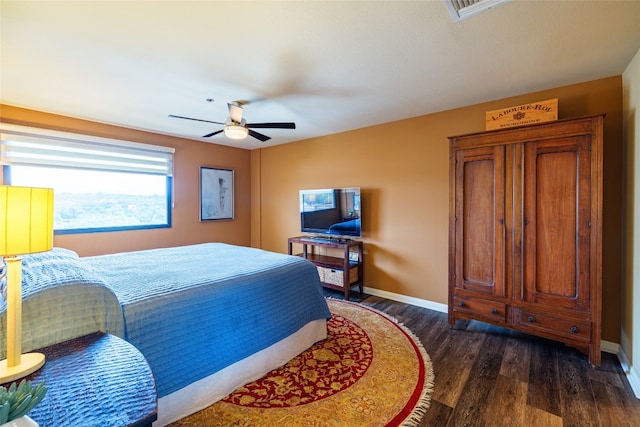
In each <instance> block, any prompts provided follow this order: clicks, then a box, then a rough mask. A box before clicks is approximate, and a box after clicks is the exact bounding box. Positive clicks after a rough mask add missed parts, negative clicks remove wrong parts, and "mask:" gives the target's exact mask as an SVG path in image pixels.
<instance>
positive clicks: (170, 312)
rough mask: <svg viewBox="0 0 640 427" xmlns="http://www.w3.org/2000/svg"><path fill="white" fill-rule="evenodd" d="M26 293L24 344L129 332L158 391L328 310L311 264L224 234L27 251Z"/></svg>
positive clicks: (199, 376) (247, 352)
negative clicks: (195, 240) (99, 251)
mask: <svg viewBox="0 0 640 427" xmlns="http://www.w3.org/2000/svg"><path fill="white" fill-rule="evenodd" d="M23 299H24V303H23V331H24V335H26V339H23V351H31V350H33V349H35V348H40V347H43V346H45V345H50V344H54V343H56V342H61V341H65V340H67V339H70V338H75V337H77V336H81V335H85V334H87V333H91V332H95V331H104V332H108V333H112V334H114V335H118V336H120V337H124V338H125V339H126V340H127V341H129V342H131V343H132V344H133V345H135V346H136V347H137V348H138V349H139V350H140V352H141V353H142V354H143V355H144V356H145V358H146V359H147V361H148V362H149V365H150V366H151V369H152V371H153V373H154V376H155V379H156V385H157V390H158V396H159V397H163V396H165V395H168V394H170V393H172V392H174V391H177V390H179V389H181V388H183V387H185V386H186V385H188V384H190V383H192V382H194V381H197V380H199V379H202V378H204V377H207V376H209V375H211V374H213V373H215V372H217V371H219V370H220V369H223V368H225V367H227V366H229V365H231V364H233V363H235V362H237V361H239V360H241V359H244V358H246V357H247V356H250V355H252V354H254V353H256V352H257V351H260V350H263V349H265V348H267V347H269V346H270V345H272V344H274V343H276V342H278V341H280V340H281V339H283V338H285V337H287V336H288V335H290V334H292V333H294V332H296V331H297V330H299V329H300V328H301V327H302V326H304V325H305V324H306V323H308V322H309V321H312V320H317V319H328V318H330V317H331V314H330V312H329V309H328V307H327V304H326V301H325V300H324V297H323V293H322V288H321V285H320V280H319V278H318V273H317V270H316V267H315V266H314V265H313V264H311V263H310V262H308V261H306V260H303V259H302V258H299V257H295V256H289V255H283V254H277V253H273V252H267V251H263V250H260V249H253V248H246V247H240V246H232V245H226V244H222V243H208V244H201V245H192V246H182V247H175V248H166V249H153V250H147V251H138V252H129V253H119V254H113V255H102V256H95V257H84V258H80V257H78V256H77V254H75V252H72V251H68V250H65V249H61V248H54V250H52V251H50V252H45V253H42V254H35V255H28V256H25V257H24V258H23ZM0 303H1V302H0ZM2 309H3V306H2V305H0V310H2ZM4 319H5V316H4V315H3V316H2V317H0V322H4ZM5 331H6V328H5V327H4V325H2V329H0V335H3V334H4V332H5ZM3 338H4V336H3ZM2 350H4V348H3V349H2Z"/></svg>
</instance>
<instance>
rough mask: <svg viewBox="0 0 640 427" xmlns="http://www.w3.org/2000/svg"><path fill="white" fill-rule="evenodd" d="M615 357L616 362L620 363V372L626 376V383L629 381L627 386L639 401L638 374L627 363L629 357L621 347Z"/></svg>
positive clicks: (639, 379) (639, 385)
mask: <svg viewBox="0 0 640 427" xmlns="http://www.w3.org/2000/svg"><path fill="white" fill-rule="evenodd" d="M616 355H617V356H618V360H619V361H620V366H621V367H622V370H623V371H624V373H625V375H626V376H627V381H629V385H630V386H631V389H632V390H633V394H635V395H636V397H637V398H638V399H640V374H639V373H638V371H637V369H635V367H633V366H631V363H630V362H629V357H628V356H627V354H626V353H625V352H624V350H623V349H622V347H620V348H619V350H618V352H617V353H616Z"/></svg>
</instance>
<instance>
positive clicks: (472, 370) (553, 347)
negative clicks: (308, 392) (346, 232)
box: [325, 289, 640, 427]
mask: <svg viewBox="0 0 640 427" xmlns="http://www.w3.org/2000/svg"><path fill="white" fill-rule="evenodd" d="M325 295H326V296H329V297H332V298H342V295H341V293H340V292H335V291H331V290H327V289H325ZM351 300H352V301H354V302H360V303H362V304H365V305H368V306H371V307H373V308H375V309H378V310H380V311H384V312H385V313H387V314H390V315H392V316H394V317H395V318H396V319H397V320H398V321H399V322H400V323H402V324H404V325H406V326H407V327H408V328H409V329H411V331H413V333H414V334H415V335H417V336H418V337H419V338H420V341H421V342H422V344H423V346H424V347H425V349H426V350H427V353H428V354H429V356H430V357H431V361H432V363H433V369H434V372H435V384H434V392H433V394H432V399H431V407H430V408H429V410H428V412H427V413H426V415H425V417H424V419H423V420H422V423H421V424H420V425H421V426H478V427H480V426H492V427H493V426H536V427H538V426H564V427H568V426H576V427H587V426H602V427H609V426H612V427H624V426H640V400H638V399H637V398H636V397H635V396H634V394H633V391H632V390H631V387H630V386H629V383H628V382H627V379H626V377H625V375H624V372H623V371H622V369H621V367H620V364H619V362H618V359H617V357H616V356H615V355H613V354H609V353H603V354H602V364H601V365H600V366H599V367H598V368H595V369H594V368H592V367H591V365H590V364H589V361H588V358H587V356H585V355H583V354H582V353H580V352H578V351H577V350H574V349H571V348H568V347H565V346H564V345H563V344H560V343H556V342H554V341H550V340H545V339H541V338H537V337H534V336H530V335H526V334H523V333H520V332H515V331H511V330H508V329H504V328H500V327H497V326H492V325H488V324H485V323H481V322H476V321H470V322H458V324H457V325H456V328H455V329H452V328H450V327H449V324H448V322H447V315H446V314H444V313H440V312H437V311H433V310H429V309H426V308H422V307H416V306H413V305H408V304H404V303H401V302H397V301H391V300H388V299H385V298H380V297H375V296H369V295H366V294H365V295H360V294H359V293H358V292H353V293H352V294H351Z"/></svg>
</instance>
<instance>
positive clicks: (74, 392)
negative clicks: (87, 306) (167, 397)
mask: <svg viewBox="0 0 640 427" xmlns="http://www.w3.org/2000/svg"><path fill="white" fill-rule="evenodd" d="M37 351H38V352H40V353H44V355H45V356H46V361H45V364H44V366H43V367H42V368H40V370H38V371H36V372H34V373H33V374H31V375H29V376H28V377H26V379H28V380H30V381H31V382H32V383H33V384H34V385H35V384H38V383H40V382H42V381H45V383H46V385H47V388H48V389H49V390H48V391H47V394H46V396H45V397H44V399H43V400H42V402H40V404H38V405H37V406H36V407H35V408H33V409H32V410H31V412H29V414H28V415H29V417H31V418H32V419H33V420H34V421H36V422H37V423H38V425H39V427H47V426H56V427H61V426H69V427H71V426H73V427H77V426H83V427H90V426H95V427H98V426H101V427H104V426H109V427H124V426H129V427H143V426H145V427H146V426H151V424H152V423H153V421H155V420H156V419H157V407H158V405H157V404H158V400H157V394H156V385H155V380H154V379H153V374H152V372H151V369H150V368H149V365H148V364H147V361H146V360H145V358H144V357H143V356H142V354H141V353H140V352H139V351H138V350H137V349H136V348H135V347H134V346H132V345H131V344H129V343H128V342H126V341H124V340H122V339H120V338H117V337H115V336H113V335H109V334H105V333H101V332H100V333H95V334H90V335H86V336H84V337H80V338H75V339H72V340H69V341H66V342H63V343H60V344H55V345H52V346H49V347H45V348H43V349H40V350H37ZM19 381H20V380H18V381H17V382H19ZM5 386H6V385H5Z"/></svg>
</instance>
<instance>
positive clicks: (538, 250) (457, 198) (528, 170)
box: [449, 114, 604, 366]
mask: <svg viewBox="0 0 640 427" xmlns="http://www.w3.org/2000/svg"><path fill="white" fill-rule="evenodd" d="M603 119H604V114H602V115H597V116H589V117H581V118H575V119H568V120H558V121H554V122H549V123H544V124H536V125H530V126H523V127H517V128H510V129H503V130H495V131H487V132H482V133H475V134H470V135H463V136H454V137H449V143H450V156H449V158H450V197H449V323H450V325H451V326H454V325H455V322H456V321H457V320H459V319H476V320H480V321H483V322H488V323H492V324H496V325H500V326H504V327H507V328H512V329H516V330H519V331H522V332H526V333H529V334H533V335H537V336H541V337H545V338H549V339H553V340H557V341H561V342H563V343H565V344H566V345H568V346H572V347H575V348H577V349H579V350H580V351H582V352H584V353H586V354H588V355H589V361H590V363H591V364H592V365H594V366H597V365H599V364H600V339H601V338H600V333H601V332H600V331H601V306H602V127H603Z"/></svg>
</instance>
